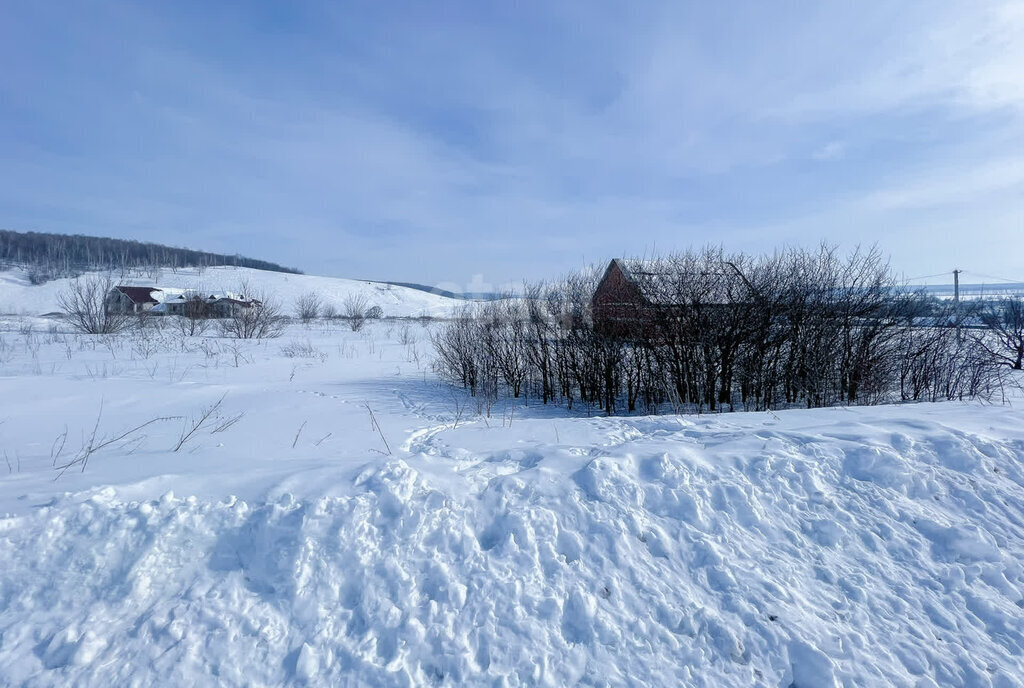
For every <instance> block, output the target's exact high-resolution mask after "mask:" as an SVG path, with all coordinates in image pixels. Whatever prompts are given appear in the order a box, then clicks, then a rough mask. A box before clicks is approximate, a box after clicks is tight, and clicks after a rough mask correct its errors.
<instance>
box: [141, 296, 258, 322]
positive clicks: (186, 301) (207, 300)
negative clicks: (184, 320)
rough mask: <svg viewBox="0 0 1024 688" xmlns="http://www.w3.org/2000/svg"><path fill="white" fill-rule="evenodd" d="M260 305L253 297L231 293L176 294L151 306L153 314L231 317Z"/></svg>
mask: <svg viewBox="0 0 1024 688" xmlns="http://www.w3.org/2000/svg"><path fill="white" fill-rule="evenodd" d="M259 305H260V302H259V301H256V300H255V299H246V298H245V297H243V296H234V295H232V294H209V295H206V296H203V295H201V294H196V293H184V294H177V295H175V296H172V297H170V298H168V299H166V300H165V301H164V302H163V303H161V304H160V305H159V306H156V307H155V308H153V314H154V315H184V316H188V317H190V318H232V317H234V316H236V315H238V314H239V313H240V312H242V311H244V310H246V309H249V308H255V307H257V306H259Z"/></svg>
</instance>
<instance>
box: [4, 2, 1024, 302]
mask: <svg viewBox="0 0 1024 688" xmlns="http://www.w3.org/2000/svg"><path fill="white" fill-rule="evenodd" d="M1022 32H1024V11H1022V5H1021V4H1020V3H1016V2H1012V3H980V4H971V5H961V4H950V5H943V6H941V7H937V6H936V5H935V4H934V3H927V2H923V1H922V2H913V3H907V2H881V3H871V4H870V5H866V6H865V5H863V4H860V5H858V6H844V5H834V4H831V5H827V6H826V5H821V6H814V7H806V6H805V7H799V8H797V7H785V6H768V5H762V4H755V3H751V4H750V5H749V6H748V7H746V8H745V10H744V11H742V12H739V11H737V9H736V8H735V7H733V8H718V7H714V6H711V5H708V4H706V3H701V4H679V3H635V4H631V5H623V6H619V7H617V8H613V7H611V6H608V7H603V8H601V9H596V8H595V7H594V6H593V5H592V4H591V3H584V2H570V3H557V4H556V5H553V4H549V3H539V2H538V3H525V4H518V5H515V6H503V5H494V4H491V3H470V2H454V1H453V2H450V3H442V4H440V5H436V6H431V7H430V8H429V10H428V9H427V8H426V7H425V6H422V5H420V4H419V3H412V2H409V3H405V4H403V5H400V6H394V5H389V6H387V7H384V6H376V5H366V6H362V7H356V6H349V5H344V6H341V5H336V4H334V3H325V2H324V3H322V2H304V3H295V4H293V5H290V6H288V7H287V8H282V7H280V6H277V5H276V4H262V3H251V4H246V5H245V6H231V5H220V4H217V5H215V6H210V5H208V4H206V3H193V2H183V3H174V4H170V5H160V6H155V5H154V6H148V7H145V8H143V7H142V6H139V5H136V4H134V3H128V2H122V1H120V0H100V1H99V2H96V3H90V7H89V8H88V9H85V8H77V7H74V6H72V7H64V8H57V7H55V6H50V5H47V4H46V3H42V4H38V3H37V4H22V5H18V6H12V5H8V6H6V7H5V8H4V9H0V63H2V64H5V65H11V66H12V68H10V69H5V70H0V225H3V226H7V227H12V228H23V229H53V230H57V231H87V232H92V233H100V234H113V235H119V236H134V237H137V238H140V239H152V240H164V241H169V242H171V243H187V244H191V245H195V246H200V247H203V248H208V249H211V250H226V251H236V250H237V251H240V252H243V253H253V254H256V255H258V256H261V257H266V258H270V259H274V260H278V261H280V262H284V263H289V264H295V265H299V266H300V267H303V268H305V269H308V270H312V271H328V272H331V273H334V274H348V275H355V276H373V277H395V278H404V279H419V280H424V281H441V280H446V281H459V280H460V279H461V280H465V279H469V278H470V276H471V275H474V274H478V273H483V274H484V278H485V279H486V280H488V281H491V282H496V283H498V282H504V281H506V280H509V279H517V278H518V277H520V276H531V277H541V276H545V275H551V274H557V273H558V272H561V271H562V270H564V269H566V268H568V267H571V266H574V265H578V264H580V263H581V262H582V261H584V260H593V261H603V260H605V259H606V258H608V257H609V256H612V255H618V254H622V253H639V252H643V251H645V250H649V249H651V248H652V247H655V246H657V247H658V248H661V249H670V248H673V247H680V246H686V245H690V244H700V243H704V242H707V241H723V242H726V243H731V244H735V245H737V246H741V247H767V248H771V245H772V244H773V243H778V242H782V241H786V242H790V243H793V242H817V241H819V240H820V239H822V238H826V239H835V240H850V239H860V238H871V237H876V236H877V237H878V239H879V240H880V241H881V242H882V244H883V248H887V247H892V248H891V250H893V251H894V253H896V254H897V255H898V256H899V257H900V259H901V260H906V261H908V262H911V263H913V262H915V261H918V262H922V261H925V260H931V258H922V257H921V255H915V254H914V253H913V252H911V251H905V250H904V244H905V243H906V241H909V240H910V239H907V240H906V241H904V238H903V237H916V236H917V229H916V228H917V227H919V226H923V225H924V224H927V223H928V222H931V221H932V219H933V218H931V217H930V213H932V212H937V209H939V208H942V207H946V208H948V206H949V205H951V204H955V205H956V206H957V208H956V212H954V213H950V212H947V213H946V217H945V219H944V222H946V223H948V222H950V221H952V220H953V219H954V218H959V219H958V220H957V221H960V222H963V223H964V224H965V225H970V226H971V227H972V228H973V237H974V240H975V246H977V243H978V239H979V238H980V239H984V238H986V237H988V238H990V239H991V240H992V241H996V240H1004V239H1005V232H1006V231H1007V230H1006V228H1007V227H1012V223H1013V217H1014V213H1018V214H1020V213H1021V206H1020V192H1019V184H1020V182H1021V169H1022V167H1021V166H1022V160H1024V152H1021V153H1018V152H1017V151H1018V149H1019V146H1016V147H1015V146H1014V145H1013V142H1014V141H1016V142H1018V143H1019V141H1020V140H1024V81H1022V80H1021V79H1020V78H1019V76H1018V71H1017V70H1018V67H1017V65H1019V64H1024V53H1022V52H1021V51H1022V43H1021V41H1019V40H1016V39H1015V37H1016V36H1019V35H1021V33H1022ZM41 36H46V37H47V40H41V39H40V37H41ZM826 162H827V164H825V163H826ZM882 226H884V227H885V231H876V228H878V227H882ZM854 229H856V233H859V236H853V237H851V231H852V230H854ZM986 232H987V233H988V234H986ZM963 241H964V239H962V238H960V236H959V235H958V234H957V232H955V231H950V232H949V233H948V238H943V237H939V239H938V240H936V241H932V242H930V243H929V245H928V246H927V247H924V248H922V251H923V252H927V251H931V252H932V253H933V254H935V255H938V254H939V253H943V254H949V253H950V252H953V251H955V250H956V249H958V248H959V247H961V246H962V242H963ZM919 253H920V252H919ZM990 260H991V261H992V263H993V265H992V266H991V268H992V270H995V269H996V268H998V270H1000V271H1003V272H1010V273H1014V274H1016V273H1020V274H1024V260H1022V259H1021V258H1019V257H1014V255H1013V254H1011V253H1007V252H993V254H992V257H991V258H990ZM907 269H908V270H911V271H912V269H913V266H912V265H911V266H907Z"/></svg>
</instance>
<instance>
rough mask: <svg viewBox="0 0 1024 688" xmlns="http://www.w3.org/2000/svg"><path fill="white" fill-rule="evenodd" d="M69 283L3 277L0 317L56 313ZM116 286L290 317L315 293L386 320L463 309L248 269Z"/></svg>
mask: <svg viewBox="0 0 1024 688" xmlns="http://www.w3.org/2000/svg"><path fill="white" fill-rule="evenodd" d="M69 281H70V280H68V279H59V280H54V281H52V282H46V283H44V284H41V285H37V286H34V285H32V284H31V283H30V282H29V280H28V275H27V273H26V272H25V271H23V270H8V271H0V314H4V313H9V314H18V315H41V314H43V313H50V312H54V311H56V310H58V308H57V295H58V294H59V293H60V292H61V291H63V290H65V289H66V288H67V285H68V282H69ZM117 283H118V284H125V285H139V286H156V287H158V288H165V289H169V290H172V291H175V290H176V291H180V290H182V289H194V290H198V291H200V292H210V293H228V292H230V293H241V291H242V289H241V287H242V285H243V284H246V285H248V286H249V288H250V290H253V291H259V292H262V293H265V294H268V295H269V296H271V298H274V299H276V300H277V301H278V303H279V304H280V305H281V306H282V307H283V309H284V312H285V313H290V312H291V310H292V307H293V304H294V303H295V301H296V299H298V298H299V297H300V296H302V295H303V294H306V293H309V292H315V293H317V294H318V295H319V296H320V298H321V299H322V301H323V302H324V303H325V304H331V305H333V306H334V307H335V309H336V310H338V311H339V312H340V311H341V310H342V308H343V304H344V302H345V299H347V298H348V297H349V296H350V295H353V294H361V295H363V296H365V297H366V301H367V303H368V304H369V305H370V306H375V305H376V306H380V307H381V310H383V312H384V315H385V316H387V317H418V316H420V315H430V316H434V317H445V316H447V315H449V314H450V313H451V311H452V308H453V307H455V306H456V305H457V304H461V303H463V302H462V301H456V300H454V299H451V298H446V297H444V296H439V295H436V294H431V293H428V292H424V291H420V290H418V289H410V288H408V287H399V286H394V285H390V284H385V283H383V282H366V281H362V280H350V279H340V278H335V277H317V276H314V275H293V274H288V273H283V272H269V271H266V270H253V269H250V268H236V267H213V268H179V269H177V270H174V271H172V270H170V269H163V270H160V271H158V272H156V273H155V274H147V275H143V274H134V275H131V276H128V277H125V278H123V279H121V280H117Z"/></svg>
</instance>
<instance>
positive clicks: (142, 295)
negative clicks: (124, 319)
mask: <svg viewBox="0 0 1024 688" xmlns="http://www.w3.org/2000/svg"><path fill="white" fill-rule="evenodd" d="M159 291H161V290H160V289H157V288H156V287H127V286H117V287H114V288H113V289H111V290H110V291H109V292H107V296H106V298H105V299H104V301H103V307H104V308H105V309H106V311H107V312H108V313H144V312H147V311H149V310H152V308H153V307H154V306H156V305H157V304H159V303H160V301H159V300H158V299H157V298H156V297H154V296H153V293H154V292H159Z"/></svg>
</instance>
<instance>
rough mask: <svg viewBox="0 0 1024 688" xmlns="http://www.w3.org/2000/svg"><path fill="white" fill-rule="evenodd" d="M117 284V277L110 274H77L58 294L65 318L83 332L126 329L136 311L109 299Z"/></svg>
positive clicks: (58, 300) (109, 332)
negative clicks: (133, 312)
mask: <svg viewBox="0 0 1024 688" xmlns="http://www.w3.org/2000/svg"><path fill="white" fill-rule="evenodd" d="M114 286H115V284H114V278H113V277H112V276H111V275H109V274H104V275H87V276H84V277H76V278H75V279H74V280H72V281H71V282H70V283H69V284H68V286H67V288H66V289H65V290H64V291H62V292H60V293H59V294H58V295H57V305H58V306H59V307H60V309H61V310H62V311H63V312H64V319H65V320H66V321H67V322H68V323H69V324H70V325H71V326H72V327H74V328H75V329H76V330H78V331H80V332H84V333H86V334H113V333H115V332H123V331H124V330H127V329H128V328H130V327H131V326H132V325H133V324H134V322H135V320H134V317H133V314H132V313H130V312H127V311H125V310H123V309H121V308H119V307H115V306H114V305H113V304H112V303H110V302H109V301H108V296H109V294H110V293H111V291H112V290H113V289H114Z"/></svg>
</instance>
